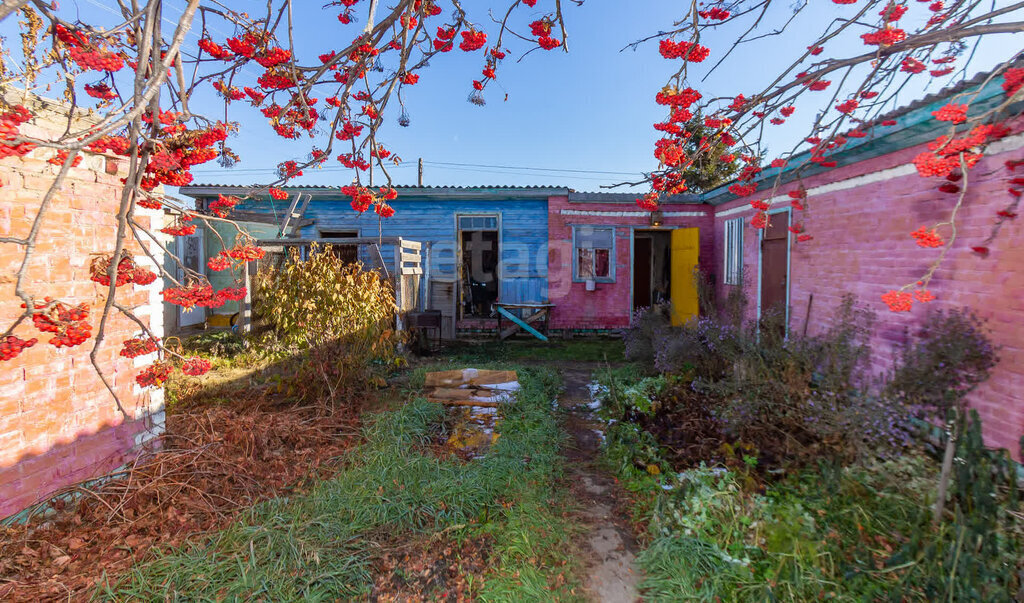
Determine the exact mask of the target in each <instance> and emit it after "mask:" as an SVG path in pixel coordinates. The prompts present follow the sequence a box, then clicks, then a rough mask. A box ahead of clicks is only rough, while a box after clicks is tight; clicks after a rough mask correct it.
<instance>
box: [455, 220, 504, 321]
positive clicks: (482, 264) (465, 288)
mask: <svg viewBox="0 0 1024 603" xmlns="http://www.w3.org/2000/svg"><path fill="white" fill-rule="evenodd" d="M459 246H460V248H461V249H462V292H461V293H462V315H463V316H475V317H489V316H490V315H491V304H492V303H494V302H496V301H498V232H497V231H496V230H463V231H460V232H459Z"/></svg>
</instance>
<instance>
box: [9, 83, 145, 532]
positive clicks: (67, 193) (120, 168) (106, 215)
mask: <svg viewBox="0 0 1024 603" xmlns="http://www.w3.org/2000/svg"><path fill="white" fill-rule="evenodd" d="M29 109H30V110H32V111H33V112H34V113H36V114H37V117H36V118H35V119H33V120H32V121H30V122H28V123H26V124H25V125H23V126H22V127H21V131H22V133H24V134H26V135H29V136H35V137H39V138H47V137H51V136H53V135H54V132H61V131H62V130H63V128H62V126H61V124H60V123H59V122H58V114H57V112H56V111H58V110H59V107H58V106H57V105H47V106H43V105H42V104H41V102H40V104H37V105H36V106H29ZM58 128H60V129H58ZM54 154H55V152H54V151H52V150H45V149H37V150H35V151H33V152H32V153H30V154H29V155H27V156H25V157H23V158H17V157H8V158H6V159H3V160H0V182H2V184H3V187H2V188H0V236H11V237H25V236H26V235H27V234H28V232H29V228H30V227H31V224H32V221H33V220H34V219H35V216H36V213H37V211H38V206H39V202H40V200H41V199H42V197H43V195H44V194H45V192H46V190H47V189H48V188H49V185H50V184H51V183H52V182H53V176H54V175H55V174H56V173H57V171H58V170H59V167H58V166H55V165H51V164H49V163H47V161H46V160H47V159H49V158H50V157H52V156H53V155H54ZM123 177H125V168H124V161H122V160H119V159H118V158H117V157H113V156H111V157H106V156H102V155H95V154H86V155H85V156H84V158H83V160H82V162H81V164H80V165H79V166H78V167H75V168H72V169H71V171H70V173H69V175H68V177H67V179H66V180H65V182H64V184H63V186H62V188H61V190H60V191H59V192H58V193H57V195H56V197H54V200H53V202H52V205H51V208H50V210H49V211H48V212H47V214H46V215H45V216H44V221H43V223H42V227H41V230H40V236H39V239H38V241H39V243H38V246H37V248H36V251H35V254H34V256H33V258H32V261H31V263H30V265H29V273H28V274H29V277H28V280H27V282H26V288H27V289H28V290H29V292H31V293H32V294H33V295H36V296H39V297H42V296H51V297H54V298H57V299H61V300H64V301H67V302H69V303H73V304H78V303H82V302H85V303H88V304H89V305H90V306H91V312H90V316H89V323H90V324H91V325H92V326H93V329H94V332H95V330H96V329H97V327H98V323H99V315H100V313H101V312H102V304H103V299H104V295H105V292H106V287H102V286H100V285H99V284H97V283H94V282H92V281H90V280H89V263H90V261H91V259H92V256H91V255H90V254H97V253H104V252H106V253H109V252H111V251H112V250H113V248H114V243H115V240H114V234H113V233H114V232H115V229H116V221H115V216H116V213H117V209H118V204H119V200H120V190H121V183H120V180H119V179H120V178H123ZM136 219H137V220H138V221H139V222H140V223H141V224H143V225H144V226H148V227H151V228H152V230H154V231H155V230H156V229H158V228H160V226H161V222H162V219H163V216H162V213H161V212H157V211H153V210H146V209H142V208H139V209H138V210H137V213H136ZM23 249H24V248H23V247H21V246H20V245H15V244H11V243H0V324H2V325H3V327H0V330H3V329H6V328H7V326H8V325H9V324H10V323H11V322H12V321H13V319H14V318H15V317H16V316H17V315H18V313H19V312H20V311H21V308H20V305H21V300H20V299H19V298H17V297H16V296H15V294H14V281H15V276H16V273H17V271H18V268H19V266H20V264H21V261H22V259H23V257H24V255H23ZM151 249H152V251H153V252H154V254H155V255H156V256H157V258H158V259H162V255H163V253H162V250H161V248H160V247H159V246H156V245H155V244H154V246H153V247H152V248H151ZM133 252H134V255H135V260H136V262H138V263H139V264H141V265H144V266H146V267H149V268H150V269H151V270H155V267H154V266H153V264H152V262H151V261H150V260H149V258H148V257H146V256H145V255H144V254H143V253H142V251H141V250H140V249H138V248H134V249H133ZM162 283H163V281H162V279H157V280H156V282H154V283H153V284H151V285H149V286H146V287H140V286H138V285H134V284H131V285H125V286H123V287H120V288H119V289H118V300H119V301H120V302H121V303H124V304H125V305H129V306H132V307H137V310H136V312H137V314H138V315H139V318H140V319H142V320H143V321H147V322H148V326H149V328H150V329H152V330H153V331H154V333H155V334H156V335H158V336H162V335H163V314H162V305H163V304H162V300H161V298H160V295H159V291H160V290H161V289H162V287H163V285H162ZM15 334H16V335H18V336H19V337H21V338H23V339H29V338H32V337H36V338H38V339H39V343H37V344H36V345H35V347H33V348H30V349H28V350H25V351H24V352H22V354H21V355H20V356H18V357H17V358H15V359H13V360H9V361H6V362H3V361H0V518H4V517H7V516H9V515H12V514H14V513H16V512H18V511H19V510H21V509H23V508H25V507H26V506H28V505H30V504H32V503H33V502H35V501H37V500H40V499H42V498H44V497H45V496H46V495H48V494H50V493H52V492H54V491H56V490H58V489H60V488H62V487H64V486H67V485H69V484H73V483H76V482H79V481H83V480H86V479H89V478H93V477H97V476H100V475H102V474H104V473H106V472H109V471H110V470H111V469H113V468H115V467H117V466H119V465H121V464H123V463H124V462H125V461H126V460H128V459H129V458H130V457H131V456H132V455H133V453H134V452H135V451H137V450H138V448H139V447H140V446H141V445H142V444H143V443H144V442H145V441H146V440H148V439H151V438H152V437H153V436H155V435H156V434H157V433H159V431H160V430H161V429H162V422H163V418H162V417H163V413H162V408H163V391H162V390H156V391H143V390H141V389H139V387H138V386H137V385H136V383H135V380H134V378H135V375H136V374H137V373H138V371H139V370H140V368H141V367H143V366H145V365H146V364H148V363H149V362H151V361H152V358H149V357H140V358H136V359H134V360H130V359H126V358H122V357H120V356H119V355H118V352H119V351H120V349H121V342H122V341H124V340H125V339H126V338H129V337H132V336H137V335H139V334H140V330H139V328H138V326H137V325H135V324H134V323H131V322H130V321H129V320H128V319H127V318H124V317H121V316H118V315H112V319H111V320H109V321H108V326H107V337H106V340H105V342H104V345H103V347H102V348H101V349H100V351H99V355H98V358H97V360H98V363H99V365H100V367H102V368H103V370H104V372H105V373H106V375H107V378H108V379H109V380H110V381H111V383H112V385H113V387H114V388H115V390H116V391H117V392H118V394H119V397H120V398H121V400H122V403H123V404H124V405H125V407H126V410H127V411H128V412H129V413H131V414H132V416H133V419H132V420H130V421H125V420H124V417H123V416H122V415H121V413H120V412H119V411H118V410H117V407H116V405H115V402H114V399H113V398H112V397H111V396H110V394H109V393H108V392H107V391H106V389H105V388H104V386H103V383H102V382H101V381H100V379H99V377H98V376H97V375H96V373H95V372H94V369H93V367H92V365H91V364H90V362H89V352H90V351H91V349H92V346H93V344H94V342H95V340H94V339H89V340H87V341H86V342H85V343H84V344H82V345H80V346H77V347H74V348H71V349H66V348H62V349H57V348H55V347H53V346H51V345H49V344H48V343H46V342H47V340H48V339H49V334H45V333H40V332H39V331H37V330H36V329H35V328H34V327H33V326H32V325H31V323H29V324H27V325H26V324H24V323H23V324H22V325H21V326H19V327H18V329H17V330H16V331H15Z"/></svg>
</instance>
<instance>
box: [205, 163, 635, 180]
mask: <svg viewBox="0 0 1024 603" xmlns="http://www.w3.org/2000/svg"><path fill="white" fill-rule="evenodd" d="M423 163H424V164H425V165H430V166H434V167H437V168H439V169H442V170H459V171H477V172H487V173H499V174H506V173H511V174H517V175H524V176H525V175H529V174H524V173H522V172H538V173H540V174H538V175H543V174H547V175H559V174H598V175H604V176H635V175H637V173H638V172H614V171H604V170H580V169H571V168H551V167H534V166H515V165H493V164H482V163H456V162H448V161H424V162H423ZM414 165H416V163H415V162H412V161H403V162H402V163H400V164H398V165H394V166H390V167H388V169H389V170H391V169H400V168H409V167H413V166H414ZM315 169H316V170H317V172H338V171H346V172H347V171H348V170H349V169H350V168H346V167H343V166H327V167H322V168H315ZM274 173H277V170H276V168H248V169H246V168H243V169H238V170H235V169H225V170H195V171H194V172H193V174H197V175H203V174H236V175H256V174H274ZM311 173H316V172H311ZM577 177H578V178H581V179H587V180H602V178H585V177H583V176H577Z"/></svg>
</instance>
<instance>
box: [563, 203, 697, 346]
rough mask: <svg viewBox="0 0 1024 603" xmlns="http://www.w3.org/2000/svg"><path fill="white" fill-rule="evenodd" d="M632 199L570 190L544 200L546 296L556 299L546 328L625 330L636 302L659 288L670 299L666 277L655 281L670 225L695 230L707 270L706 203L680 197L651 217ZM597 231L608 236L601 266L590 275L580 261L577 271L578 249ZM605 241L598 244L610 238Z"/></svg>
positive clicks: (666, 264)
mask: <svg viewBox="0 0 1024 603" xmlns="http://www.w3.org/2000/svg"><path fill="white" fill-rule="evenodd" d="M635 201H636V195H633V194H614V193H576V192H570V193H569V194H568V195H566V196H562V197H551V198H550V199H549V200H548V297H549V300H550V302H551V303H552V304H554V308H553V310H552V314H551V328H553V329H561V330H569V331H573V330H575V331H589V330H599V331H603V330H615V329H624V328H626V327H628V326H629V323H630V317H631V316H632V313H633V311H634V309H635V308H639V307H643V306H650V305H651V304H652V303H653V302H655V301H656V298H657V297H658V296H659V295H661V296H664V297H665V298H666V299H667V298H669V297H670V296H671V291H670V290H668V289H669V284H668V283H659V279H662V275H663V274H665V273H666V272H668V271H670V270H671V258H670V257H669V256H671V253H672V252H671V249H668V247H669V246H670V243H669V238H670V235H671V231H673V230H676V229H696V230H697V232H696V235H697V240H698V250H697V251H696V257H697V260H698V263H699V265H700V267H701V268H702V269H704V270H705V271H712V270H713V267H714V261H713V252H714V233H713V228H714V219H713V208H712V207H711V206H709V205H706V204H703V203H700V202H699V201H695V200H693V199H687V198H680V199H678V201H676V202H670V203H665V204H664V205H663V206H662V208H661V212H660V215H655V216H652V214H651V213H650V212H647V211H643V210H641V209H640V208H638V207H637V206H636V202H635ZM595 231H596V232H597V234H599V235H600V234H610V235H611V239H610V242H611V246H610V250H609V252H608V255H609V257H610V260H609V264H610V265H609V266H608V270H607V271H604V272H602V271H601V270H600V268H601V267H598V270H597V271H596V273H595V274H592V275H591V274H587V273H586V270H587V269H586V268H583V269H582V271H583V272H584V273H583V274H581V267H580V264H581V259H580V254H581V253H585V251H583V249H584V248H583V247H581V246H582V245H584V244H585V243H582V242H581V240H582V239H583V237H585V236H586V233H593V232H595ZM601 231H603V233H602V232H601ZM604 241H605V242H604V243H598V245H601V244H607V242H608V241H609V239H608V238H607V237H605V238H604ZM644 241H647V242H646V243H645V242H644ZM598 253H601V250H600V248H599V250H598ZM641 264H644V265H643V266H641ZM645 266H646V267H645ZM588 281H590V282H589V283H588ZM641 281H642V282H641ZM649 283H650V284H649ZM659 285H660V287H659Z"/></svg>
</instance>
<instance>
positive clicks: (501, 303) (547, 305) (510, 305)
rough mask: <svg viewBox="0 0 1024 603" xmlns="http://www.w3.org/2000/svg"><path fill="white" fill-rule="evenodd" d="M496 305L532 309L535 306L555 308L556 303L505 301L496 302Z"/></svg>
mask: <svg viewBox="0 0 1024 603" xmlns="http://www.w3.org/2000/svg"><path fill="white" fill-rule="evenodd" d="M494 305H495V306H501V307H502V308H516V309H523V310H532V309H534V308H538V309H539V308H554V307H555V304H543V303H542V304H508V303H505V302H494Z"/></svg>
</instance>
